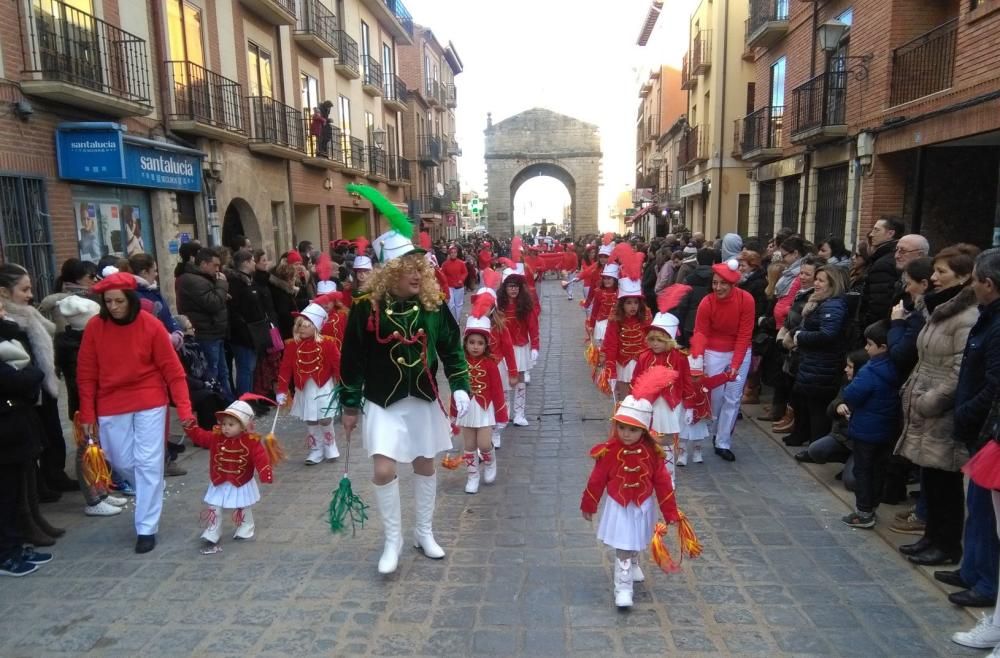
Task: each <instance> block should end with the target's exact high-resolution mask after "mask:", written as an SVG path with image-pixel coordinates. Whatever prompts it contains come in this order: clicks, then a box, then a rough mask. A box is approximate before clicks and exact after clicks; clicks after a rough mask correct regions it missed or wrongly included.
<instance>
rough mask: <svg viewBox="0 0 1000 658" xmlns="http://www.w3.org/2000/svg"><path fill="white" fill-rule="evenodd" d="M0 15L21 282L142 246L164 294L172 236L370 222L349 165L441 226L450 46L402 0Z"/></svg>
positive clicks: (293, 237) (304, 0) (191, 2)
mask: <svg viewBox="0 0 1000 658" xmlns="http://www.w3.org/2000/svg"><path fill="white" fill-rule="evenodd" d="M0 19H2V28H0V67H2V69H3V75H2V81H0V101H3V102H5V103H6V104H7V106H8V107H9V108H10V111H8V112H6V113H4V115H3V116H2V117H0V212H2V216H3V218H4V221H3V224H2V226H0V260H2V261H4V262H15V263H19V264H21V265H24V266H25V267H26V268H28V270H29V272H30V273H31V275H32V280H33V281H35V282H36V287H37V288H38V290H36V295H42V296H44V295H45V294H47V293H48V292H50V291H51V288H52V286H53V284H54V281H55V278H56V276H57V274H58V268H59V265H60V263H62V261H64V260H65V259H67V258H71V257H77V258H81V259H83V260H88V261H92V262H95V263H96V262H97V261H98V260H99V259H100V258H101V257H103V256H107V255H116V256H121V257H127V256H129V255H131V254H134V253H140V252H146V253H150V254H152V255H153V256H154V257H155V258H156V260H157V262H158V263H159V265H160V267H159V272H160V278H161V282H160V283H161V289H163V290H164V292H165V294H166V295H167V296H168V297H169V296H172V292H173V288H174V286H173V282H172V271H173V269H174V268H173V266H174V264H175V262H176V259H177V254H178V251H179V249H180V245H181V244H183V243H185V242H188V241H192V240H198V241H199V242H201V243H202V244H205V245H211V246H230V245H232V244H233V243H234V241H235V239H236V238H237V237H238V236H245V237H247V238H249V239H250V241H251V243H252V244H253V245H254V246H255V247H261V248H264V249H266V250H268V251H269V252H270V253H271V255H272V256H274V255H275V250H278V251H281V250H284V249H287V248H289V246H291V245H294V244H297V243H298V242H300V241H303V240H308V241H310V242H312V243H313V245H315V246H316V247H317V248H323V247H324V246H325V245H326V244H328V243H329V242H330V241H332V240H336V239H352V238H355V237H358V236H361V235H366V236H372V235H377V234H379V233H380V232H382V231H383V230H385V229H386V227H387V224H386V222H385V220H384V218H383V217H381V215H380V214H379V213H378V212H377V211H376V210H375V209H374V208H373V207H372V205H371V204H370V203H369V202H368V201H367V200H365V199H363V198H361V197H359V196H356V195H352V194H350V193H348V192H347V191H346V190H345V187H346V185H347V184H348V183H351V182H355V183H366V184H369V185H372V186H375V187H377V188H378V189H379V190H380V192H382V194H383V195H384V196H385V197H386V198H388V199H390V201H391V202H392V203H394V204H396V205H397V206H398V207H399V208H400V209H401V210H403V211H404V212H407V213H409V214H410V216H411V218H412V219H413V220H414V221H415V222H417V221H419V222H420V223H421V225H422V227H423V228H426V229H430V230H432V231H433V232H439V231H444V230H445V229H446V228H447V227H448V226H449V222H452V223H455V224H456V226H457V222H456V221H455V213H453V212H452V210H453V208H454V207H455V205H456V204H457V202H458V201H459V200H460V192H459V190H458V183H457V179H458V175H457V163H456V158H457V157H458V156H459V155H461V151H460V149H459V148H458V145H457V143H456V140H455V139H454V132H455V108H456V107H457V90H456V87H455V76H456V75H457V74H458V73H461V71H462V62H461V59H460V58H459V56H458V53H457V50H456V48H455V46H453V45H452V44H451V43H450V42H446V43H447V45H446V46H442V45H441V42H439V41H438V40H437V38H436V37H435V36H434V34H433V33H432V32H431V30H430V29H429V28H426V27H421V26H420V25H417V24H415V23H414V20H413V18H412V16H411V15H410V13H409V12H408V10H407V8H406V7H405V6H404V4H403V3H402V2H401V1H400V0H340V1H336V0H237V1H233V2H228V1H227V2H213V1H212V0H149V1H146V2H133V1H131V0H65V1H60V0H13V1H12V2H8V3H5V4H4V6H3V7H2V8H0ZM428 145H434V146H435V148H433V149H432V151H433V153H429V154H426V153H425V151H426V149H424V150H421V149H422V148H423V147H426V146H428ZM422 154H425V155H432V156H433V157H423V155H422ZM456 230H457V228H456Z"/></svg>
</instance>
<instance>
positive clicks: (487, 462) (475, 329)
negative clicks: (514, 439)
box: [452, 294, 508, 494]
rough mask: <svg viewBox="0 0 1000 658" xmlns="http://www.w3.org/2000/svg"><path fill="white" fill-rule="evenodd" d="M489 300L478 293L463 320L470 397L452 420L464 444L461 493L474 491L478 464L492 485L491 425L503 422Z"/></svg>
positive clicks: (504, 415)
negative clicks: (466, 407)
mask: <svg viewBox="0 0 1000 658" xmlns="http://www.w3.org/2000/svg"><path fill="white" fill-rule="evenodd" d="M492 306H493V300H492V298H491V297H490V295H489V294H482V295H478V296H477V299H476V301H474V302H473V304H472V310H471V312H470V313H469V317H468V319H467V320H466V323H465V334H464V336H463V338H462V343H463V346H464V347H465V360H466V361H467V362H468V364H469V385H470V388H471V396H470V397H471V400H470V402H469V410H468V412H467V413H466V414H465V415H464V416H462V417H461V418H458V419H455V418H454V416H455V406H454V404H452V417H453V422H454V423H455V424H456V425H457V426H458V427H461V428H462V435H463V440H464V444H465V454H464V455H463V456H462V459H463V460H464V461H465V467H466V476H467V479H466V482H465V493H470V494H474V493H478V492H479V480H480V469H479V467H480V464H482V467H483V468H482V479H483V481H484V482H485V483H486V484H493V482H494V481H495V480H496V477H497V460H496V449H495V448H494V446H493V442H492V434H493V428H494V427H495V426H496V425H497V423H506V422H507V419H508V418H507V403H506V401H505V399H504V394H503V382H501V381H500V371H499V370H498V369H497V364H496V361H494V360H493V359H492V358H491V355H490V346H489V343H490V332H491V329H492V327H491V323H490V318H489V312H490V309H491V308H492Z"/></svg>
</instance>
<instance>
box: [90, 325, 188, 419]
mask: <svg viewBox="0 0 1000 658" xmlns="http://www.w3.org/2000/svg"><path fill="white" fill-rule="evenodd" d="M76 385H77V388H78V389H79V392H80V421H81V422H83V423H94V422H97V418H98V417H99V416H117V415H119V414H127V413H132V412H135V411H144V410H146V409H155V408H157V407H164V406H166V405H167V404H168V403H169V402H170V399H173V402H174V405H175V406H176V407H177V415H178V416H180V418H181V420H186V419H188V418H193V417H194V414H192V412H191V401H190V399H189V398H188V388H187V376H186V375H185V374H184V368H183V366H181V362H180V359H178V358H177V352H175V351H174V348H173V345H171V344H170V336H168V335H167V330H166V329H164V328H163V323H162V322H160V320H159V319H158V318H157V317H156V316H154V315H151V314H149V313H147V312H146V311H140V312H139V315H137V316H136V317H135V320H134V321H133V322H131V323H130V324H126V325H119V324H115V323H114V322H112V321H111V320H110V319H109V320H102V319H101V318H100V317H99V316H98V317H95V318H92V319H91V320H90V322H88V323H87V327H86V329H85V330H84V332H83V343H82V344H81V346H80V356H79V358H78V361H77V371H76ZM168 389H169V391H170V397H169V398H168V397H167V390H168Z"/></svg>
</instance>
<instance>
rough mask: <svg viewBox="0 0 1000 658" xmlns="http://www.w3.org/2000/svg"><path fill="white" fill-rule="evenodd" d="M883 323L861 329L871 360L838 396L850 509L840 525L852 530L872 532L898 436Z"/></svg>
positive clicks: (895, 391) (893, 374)
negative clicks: (850, 454)
mask: <svg viewBox="0 0 1000 658" xmlns="http://www.w3.org/2000/svg"><path fill="white" fill-rule="evenodd" d="M888 334H889V326H888V323H887V322H885V321H884V320H883V321H879V322H876V323H874V324H871V325H869V326H868V327H867V328H866V329H865V351H866V352H868V356H869V357H871V359H870V360H869V361H868V363H866V364H865V365H864V366H862V367H861V369H860V370H859V371H858V372H857V373H855V375H854V379H852V380H851V383H850V384H848V385H847V386H846V387H844V390H843V391H842V393H841V396H842V397H843V399H844V404H845V405H847V407H848V409H849V415H848V425H847V436H848V438H850V439H851V440H852V441H853V442H854V480H855V486H854V506H855V511H853V512H851V513H850V514H848V515H847V516H845V517H843V518H842V519H841V520H842V521H843V522H844V523H846V524H847V525H849V526H851V527H852V528H874V527H875V510H876V509H877V508H878V504H879V502H880V501H881V498H882V488H883V485H884V478H885V469H886V464H887V463H888V461H889V455H891V454H892V447H893V442H894V441H895V440H896V438H897V437H898V435H899V418H900V415H901V413H902V410H901V409H900V405H899V374H898V372H897V370H896V365H895V363H893V360H892V358H890V356H889V346H888Z"/></svg>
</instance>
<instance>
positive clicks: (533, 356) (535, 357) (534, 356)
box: [531, 350, 538, 366]
mask: <svg viewBox="0 0 1000 658" xmlns="http://www.w3.org/2000/svg"><path fill="white" fill-rule="evenodd" d="M536 361H538V350H531V365H532V366H534V365H535V362H536Z"/></svg>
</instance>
